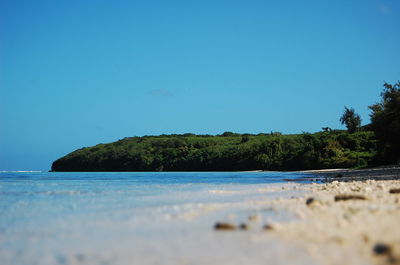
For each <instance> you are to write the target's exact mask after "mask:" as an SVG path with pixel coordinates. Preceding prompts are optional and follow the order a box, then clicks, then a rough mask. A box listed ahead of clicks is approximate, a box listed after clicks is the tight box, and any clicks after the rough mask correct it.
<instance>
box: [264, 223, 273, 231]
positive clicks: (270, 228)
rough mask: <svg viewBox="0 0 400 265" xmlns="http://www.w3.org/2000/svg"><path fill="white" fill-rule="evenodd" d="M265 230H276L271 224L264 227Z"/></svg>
mask: <svg viewBox="0 0 400 265" xmlns="http://www.w3.org/2000/svg"><path fill="white" fill-rule="evenodd" d="M264 230H274V227H273V226H272V225H271V224H266V225H264Z"/></svg>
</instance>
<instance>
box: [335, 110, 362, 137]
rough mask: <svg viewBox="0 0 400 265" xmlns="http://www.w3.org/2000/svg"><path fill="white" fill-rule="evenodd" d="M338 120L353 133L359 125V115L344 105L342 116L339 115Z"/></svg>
mask: <svg viewBox="0 0 400 265" xmlns="http://www.w3.org/2000/svg"><path fill="white" fill-rule="evenodd" d="M340 122H341V123H342V124H345V125H346V128H347V130H348V131H349V133H354V132H355V131H357V130H358V129H360V127H361V117H360V115H358V114H357V113H356V112H355V111H354V109H353V108H350V109H349V108H347V107H344V112H343V115H342V117H340Z"/></svg>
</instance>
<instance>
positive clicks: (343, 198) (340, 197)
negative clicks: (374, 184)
mask: <svg viewBox="0 0 400 265" xmlns="http://www.w3.org/2000/svg"><path fill="white" fill-rule="evenodd" d="M366 199H367V198H365V196H363V195H351V194H350V195H346V194H343V195H336V196H335V202H337V201H347V200H366Z"/></svg>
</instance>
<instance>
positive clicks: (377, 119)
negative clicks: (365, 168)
mask: <svg viewBox="0 0 400 265" xmlns="http://www.w3.org/2000/svg"><path fill="white" fill-rule="evenodd" d="M383 87H384V88H383V91H382V93H381V97H382V100H381V101H380V102H378V103H375V104H373V105H371V106H369V109H370V110H371V111H372V113H371V114H370V117H371V125H370V126H371V129H372V130H373V131H374V132H375V135H376V138H377V140H378V152H379V155H380V159H381V160H382V161H381V162H384V163H398V162H400V81H397V83H396V84H394V85H391V84H388V83H386V82H385V83H384V84H383Z"/></svg>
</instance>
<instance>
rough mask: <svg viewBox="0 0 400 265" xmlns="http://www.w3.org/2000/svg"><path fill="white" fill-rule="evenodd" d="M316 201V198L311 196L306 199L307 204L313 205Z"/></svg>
mask: <svg viewBox="0 0 400 265" xmlns="http://www.w3.org/2000/svg"><path fill="white" fill-rule="evenodd" d="M314 201H315V199H314V198H313V197H309V198H307V200H306V204H307V205H311V204H312V203H313V202H314Z"/></svg>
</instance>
